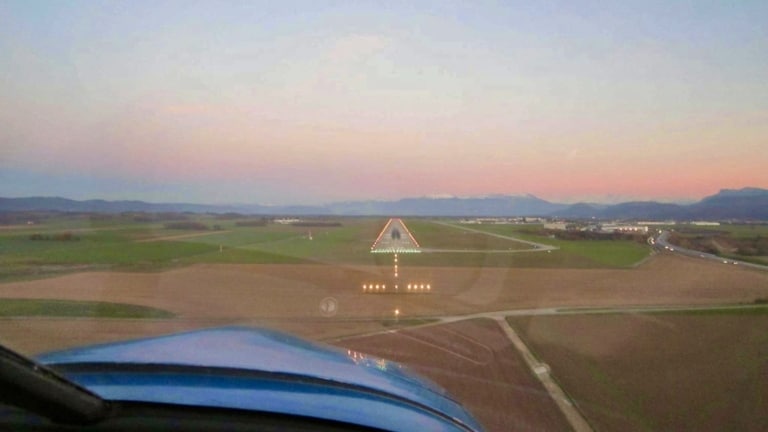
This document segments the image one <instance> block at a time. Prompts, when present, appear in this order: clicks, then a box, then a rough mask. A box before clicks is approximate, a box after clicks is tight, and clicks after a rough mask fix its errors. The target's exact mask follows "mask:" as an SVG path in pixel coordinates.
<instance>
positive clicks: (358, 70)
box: [0, 0, 768, 204]
mask: <svg viewBox="0 0 768 432" xmlns="http://www.w3.org/2000/svg"><path fill="white" fill-rule="evenodd" d="M766 22H768V2H757V1H755V2H747V1H742V2H715V1H701V2H677V1H674V2H670V1H663V2H662V1H637V2H608V3H606V2H596V1H595V2H586V1H579V2H574V1H562V2H522V1H521V2H516V1H499V2H490V1H488V2H447V1H442V2H426V1H419V2H383V3H382V2H363V1H356V2H331V1H306V2H294V1H286V2H171V1H153V2H150V1H137V2H103V1H71V2H65V1H62V2H51V1H19V2H15V1H5V0H0V125H2V127H0V196H26V195H61V196H66V197H71V198H106V199H124V198H130V199H144V200H149V201H198V202H260V203H275V204H284V203H319V202H327V201H334V200H342V199H360V198H398V197H404V196H417V195H433V194H452V195H475V194H488V193H510V194H520V193H534V194H536V195H539V196H542V197H544V198H548V199H552V200H577V199H590V200H604V201H605V200H607V201H610V200H616V199H624V198H657V199H689V198H696V197H701V196H703V195H707V194H709V193H712V192H715V191H716V190H718V189H720V188H723V187H732V188H734V187H742V186H758V187H768V170H766V169H765V166H768V152H766V151H765V144H766V142H768V80H766V79H765V77H767V76H768V26H766V25H765V23H766Z"/></svg>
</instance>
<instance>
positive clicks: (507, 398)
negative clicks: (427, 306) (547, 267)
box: [336, 319, 570, 432]
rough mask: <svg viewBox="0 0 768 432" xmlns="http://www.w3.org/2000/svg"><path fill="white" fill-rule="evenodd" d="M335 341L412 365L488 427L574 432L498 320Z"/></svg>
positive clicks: (479, 320) (494, 428)
mask: <svg viewBox="0 0 768 432" xmlns="http://www.w3.org/2000/svg"><path fill="white" fill-rule="evenodd" d="M336 345H339V346H342V347H345V348H349V349H353V350H355V351H360V352H365V353H369V354H373V355H376V356H379V357H383V358H387V359H391V360H395V361H399V362H402V363H405V364H407V365H408V366H410V367H411V368H412V369H414V370H416V371H417V372H419V373H421V374H422V375H424V376H426V377H428V378H430V379H432V380H433V381H435V382H437V383H439V384H440V385H441V386H442V387H444V388H445V389H446V390H448V392H449V393H450V394H451V395H453V396H454V397H455V398H456V399H457V400H459V401H461V402H462V404H464V405H465V406H466V407H467V408H468V409H469V411H470V412H472V414H473V415H474V416H475V418H477V419H478V421H480V422H481V423H482V424H483V425H484V426H485V427H486V428H487V429H488V430H489V431H505V432H507V431H561V430H562V431H566V430H570V427H569V426H568V423H567V422H566V420H565V417H564V416H563V415H562V414H561V413H560V411H559V410H558V408H557V407H556V406H555V404H554V403H553V402H552V399H551V398H550V396H549V394H548V393H547V392H546V390H545V389H544V387H542V385H541V383H540V382H539V381H538V380H537V379H536V378H535V377H534V376H533V375H532V374H531V372H530V370H529V369H528V367H527V366H526V364H525V362H524V361H523V359H522V358H521V357H520V354H519V353H518V352H517V351H516V350H515V348H514V347H513V346H512V343H511V342H510V341H509V339H507V337H506V335H505V334H504V332H503V331H502V330H501V328H500V327H499V325H498V324H497V323H496V322H495V321H494V320H490V319H474V320H469V321H462V322H457V323H452V324H443V325H436V326H428V327H421V328H416V329H406V330H401V331H399V332H396V333H394V332H393V333H385V334H380V335H375V336H364V337H353V338H348V339H344V340H342V341H339V342H336Z"/></svg>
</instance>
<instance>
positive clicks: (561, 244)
mask: <svg viewBox="0 0 768 432" xmlns="http://www.w3.org/2000/svg"><path fill="white" fill-rule="evenodd" d="M537 228H541V225H531V224H525V225H512V224H509V225H504V224H493V225H490V224H489V225H482V224H479V225H473V226H472V229H477V230H479V231H485V232H489V233H493V234H501V235H505V236H510V237H516V238H519V239H521V240H527V241H532V242H536V243H542V244H546V245H550V246H556V247H558V248H560V249H559V250H560V251H561V252H562V253H565V254H571V255H575V256H578V257H582V258H585V259H588V260H590V261H593V262H594V263H595V264H596V265H597V266H600V265H603V266H609V267H630V266H632V265H634V264H636V263H638V262H640V261H642V260H643V259H645V258H646V257H648V255H649V254H650V252H651V248H650V247H648V246H647V245H644V244H640V243H637V242H633V241H630V240H559V239H554V238H550V237H546V236H541V235H535V234H531V233H529V232H526V231H528V230H531V229H537ZM457 229H460V227H457ZM553 253H554V251H553Z"/></svg>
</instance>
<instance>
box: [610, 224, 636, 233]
mask: <svg viewBox="0 0 768 432" xmlns="http://www.w3.org/2000/svg"><path fill="white" fill-rule="evenodd" d="M600 231H601V232H604V233H614V232H621V233H647V232H648V227H647V226H644V225H618V224H603V225H601V226H600Z"/></svg>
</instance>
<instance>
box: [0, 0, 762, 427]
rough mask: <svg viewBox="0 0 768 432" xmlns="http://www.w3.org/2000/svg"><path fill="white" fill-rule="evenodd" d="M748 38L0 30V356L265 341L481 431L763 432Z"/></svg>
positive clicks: (6, 21)
mask: <svg viewBox="0 0 768 432" xmlns="http://www.w3.org/2000/svg"><path fill="white" fill-rule="evenodd" d="M766 22H768V4H767V3H765V2H737V3H735V4H734V3H732V2H724V1H723V2H718V1H714V2H702V3H689V2H658V1H650V2H648V1H640V2H634V1H627V2H612V3H609V4H605V3H602V2H591V1H579V2H571V1H561V2H558V1H556V2H541V3H539V2H536V3H530V2H518V1H509V2H492V1H488V2H485V1H483V2H477V3H476V2H472V3H469V2H452V1H445V2H399V1H395V2H383V3H382V2H366V1H363V2H337V1H285V2H261V1H258V2H206V1H204V2H176V1H154V2H112V1H63V2H45V1H11V0H0V343H2V344H3V345H6V346H8V347H11V348H13V349H15V350H17V351H19V352H21V353H23V354H25V355H28V356H38V355H41V354H43V353H47V352H51V351H57V350H63V349H69V348H76V347H83V346H88V345H92V344H99V343H108V342H117V341H125V340H132V339H138V338H144V337H151V336H160V335H169V334H174V333H178V332H183V331H194V330H201V329H210V328H220V327H226V326H245V327H260V328H267V329H272V330H278V331H284V332H287V333H290V334H293V335H295V336H298V337H300V338H304V339H308V340H310V341H313V342H322V343H327V344H330V345H332V346H334V347H336V348H338V349H340V350H341V352H342V353H344V355H347V356H348V357H349V359H351V360H352V361H354V362H358V363H365V364H369V363H367V362H369V361H371V362H376V361H380V363H372V364H374V365H378V366H379V367H380V369H382V370H392V369H396V368H397V367H396V366H393V365H395V364H397V363H400V364H402V365H404V366H405V367H407V370H408V371H412V372H415V373H417V374H419V376H422V377H425V378H427V379H429V380H430V381H432V382H434V383H435V384H437V385H438V386H439V387H441V388H444V389H445V390H446V391H447V393H448V394H449V395H451V397H452V398H453V399H455V400H456V401H458V402H459V403H460V404H461V405H462V406H464V407H465V408H466V409H467V411H468V412H470V413H471V414H472V415H473V416H474V417H475V418H476V419H477V420H478V421H479V422H480V423H481V424H482V425H483V426H484V427H485V428H486V429H487V430H491V431H506V430H514V429H516V428H519V429H526V430H569V429H576V430H591V429H597V430H616V431H619V430H620V431H626V430H750V429H751V430H760V429H763V430H764V429H768V423H766V418H765V412H768V402H767V401H768V390H767V389H768V369H766V368H768V349H766V346H768V315H766V314H768V307H767V306H768V271H767V270H768V190H766V188H768V169H766V167H768V152H767V151H766V143H768V80H766V77H768V42H767V41H768V33H767V30H766V29H767V28H768V27H766V25H765V23H766ZM199 349H200V350H203V351H204V350H206V349H208V350H213V349H217V348H214V347H205V346H201V347H199ZM378 358H382V359H386V361H384V360H378ZM371 359H375V360H371ZM390 362H397V363H390ZM312 364H313V363H312V361H311V360H308V361H307V363H306V365H307V366H308V367H311V366H312ZM318 364H319V363H318ZM388 368H389V369H388ZM398 370H399V369H398ZM320 372H322V371H320Z"/></svg>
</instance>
